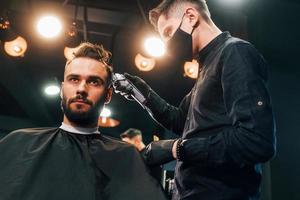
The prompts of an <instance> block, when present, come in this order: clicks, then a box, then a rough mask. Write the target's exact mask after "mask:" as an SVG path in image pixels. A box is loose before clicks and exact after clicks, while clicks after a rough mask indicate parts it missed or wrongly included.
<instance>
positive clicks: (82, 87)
mask: <svg viewBox="0 0 300 200" xmlns="http://www.w3.org/2000/svg"><path fill="white" fill-rule="evenodd" d="M87 91H88V87H87V84H86V82H85V81H81V82H80V84H79V85H78V88H77V93H80V94H83V93H85V94H87Z"/></svg>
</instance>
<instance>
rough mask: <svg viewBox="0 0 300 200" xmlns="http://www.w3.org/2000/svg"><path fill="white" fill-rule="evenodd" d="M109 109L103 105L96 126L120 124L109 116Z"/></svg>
mask: <svg viewBox="0 0 300 200" xmlns="http://www.w3.org/2000/svg"><path fill="white" fill-rule="evenodd" d="M110 116H111V111H110V109H108V108H106V107H104V108H103V109H102V111H101V113H100V117H99V119H98V126H101V127H110V128H112V127H116V126H118V125H119V124H120V121H118V120H116V119H113V118H111V117H110Z"/></svg>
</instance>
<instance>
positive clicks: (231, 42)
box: [224, 37, 253, 50]
mask: <svg viewBox="0 0 300 200" xmlns="http://www.w3.org/2000/svg"><path fill="white" fill-rule="evenodd" d="M240 46H249V47H253V45H252V44H251V43H250V42H248V41H246V40H243V39H241V38H237V37H229V38H228V39H227V40H226V41H225V43H224V49H226V50H229V49H231V48H235V47H240Z"/></svg>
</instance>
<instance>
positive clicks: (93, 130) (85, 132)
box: [59, 122, 100, 135]
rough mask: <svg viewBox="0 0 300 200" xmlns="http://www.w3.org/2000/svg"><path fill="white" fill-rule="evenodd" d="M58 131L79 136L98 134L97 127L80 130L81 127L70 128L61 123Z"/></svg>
mask: <svg viewBox="0 0 300 200" xmlns="http://www.w3.org/2000/svg"><path fill="white" fill-rule="evenodd" d="M59 128H60V129H62V130H64V131H67V132H71V133H77V134H81V135H91V134H100V132H99V130H98V127H95V128H82V127H75V126H71V125H68V124H65V123H63V122H62V123H61V126H60V127H59Z"/></svg>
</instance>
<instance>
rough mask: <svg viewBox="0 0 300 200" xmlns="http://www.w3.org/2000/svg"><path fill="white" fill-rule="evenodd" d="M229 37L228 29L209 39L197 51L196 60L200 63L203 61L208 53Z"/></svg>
mask: <svg viewBox="0 0 300 200" xmlns="http://www.w3.org/2000/svg"><path fill="white" fill-rule="evenodd" d="M229 37H231V35H230V33H229V32H228V31H226V32H223V33H221V34H220V35H218V36H217V37H215V38H214V39H213V40H212V41H210V42H209V43H208V44H207V45H206V46H205V47H204V48H202V49H201V50H200V51H199V54H198V61H200V63H202V64H203V63H204V61H205V60H206V58H207V57H208V55H209V54H210V53H211V52H213V51H214V50H216V49H217V48H218V47H219V46H220V45H221V44H223V43H224V41H226V40H227V39H228V38H229Z"/></svg>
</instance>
